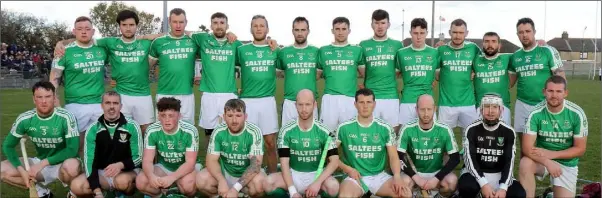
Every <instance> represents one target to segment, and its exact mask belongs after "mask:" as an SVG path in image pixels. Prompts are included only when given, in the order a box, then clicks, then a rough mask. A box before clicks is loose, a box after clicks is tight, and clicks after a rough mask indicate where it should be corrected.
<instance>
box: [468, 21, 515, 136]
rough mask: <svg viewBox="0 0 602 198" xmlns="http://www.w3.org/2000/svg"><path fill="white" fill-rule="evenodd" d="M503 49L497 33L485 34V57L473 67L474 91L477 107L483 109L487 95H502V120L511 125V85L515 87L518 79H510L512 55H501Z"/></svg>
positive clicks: (478, 58) (482, 56) (479, 58)
mask: <svg viewBox="0 0 602 198" xmlns="http://www.w3.org/2000/svg"><path fill="white" fill-rule="evenodd" d="M501 48H502V44H501V43H500V36H499V35H498V34H497V33H495V32H487V33H485V35H484V36H483V55H481V56H478V57H477V58H476V59H475V61H474V63H473V67H472V69H473V71H474V73H475V79H474V89H475V94H476V102H477V107H481V99H482V98H483V96H484V95H485V94H487V93H496V94H498V95H500V96H501V97H502V100H503V102H504V105H502V109H503V110H502V112H500V113H501V115H500V116H501V118H500V119H501V120H503V121H504V122H505V123H506V124H510V88H511V87H510V85H514V80H516V78H511V79H510V78H509V75H508V64H510V56H511V54H506V53H499V50H500V49H501ZM481 115H482V114H481Z"/></svg>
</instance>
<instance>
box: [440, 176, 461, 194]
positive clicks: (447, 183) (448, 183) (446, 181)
mask: <svg viewBox="0 0 602 198" xmlns="http://www.w3.org/2000/svg"><path fill="white" fill-rule="evenodd" d="M456 184H458V177H457V176H456V175H455V174H454V173H450V174H448V175H447V176H445V178H443V182H441V185H442V186H443V188H444V189H445V190H447V191H454V190H456Z"/></svg>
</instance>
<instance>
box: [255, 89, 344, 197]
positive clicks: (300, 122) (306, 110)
mask: <svg viewBox="0 0 602 198" xmlns="http://www.w3.org/2000/svg"><path fill="white" fill-rule="evenodd" d="M314 98H315V97H314V94H313V92H312V91H310V90H309V89H303V90H301V91H299V93H298V94H297V98H296V102H295V105H296V107H297V114H298V116H297V119H295V120H293V121H291V122H289V123H288V124H285V125H284V126H283V127H282V128H281V129H280V133H279V135H278V156H280V166H281V172H280V173H272V174H270V175H269V176H268V177H267V179H266V181H265V184H264V189H265V192H266V193H268V196H275V195H274V194H273V193H272V192H274V191H275V190H277V189H278V188H280V189H288V192H289V194H290V197H301V196H302V195H305V196H306V197H316V196H318V194H319V192H320V191H321V192H322V193H321V195H322V197H336V195H337V194H338V191H339V182H338V181H337V180H336V179H335V178H334V177H332V176H331V175H332V173H333V172H334V171H335V170H336V169H337V167H338V166H339V154H338V151H337V148H336V146H335V142H334V140H333V137H331V135H330V133H329V132H328V129H327V127H326V126H325V125H324V124H322V123H320V122H319V121H318V120H315V119H314V112H313V110H314V109H315V108H316V107H317V103H316V101H315V100H314ZM324 152H326V153H324ZM324 154H326V155H324ZM322 157H324V158H322ZM326 158H328V160H329V163H328V166H327V167H326V168H324V170H323V171H318V169H320V168H321V167H323V165H324V162H325V160H326ZM320 172H321V173H320ZM317 174H319V175H317Z"/></svg>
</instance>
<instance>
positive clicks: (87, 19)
mask: <svg viewBox="0 0 602 198" xmlns="http://www.w3.org/2000/svg"><path fill="white" fill-rule="evenodd" d="M83 21H88V22H90V24H92V19H90V18H89V17H87V16H80V17H77V18H76V19H75V23H73V25H75V24H76V23H79V22H83Z"/></svg>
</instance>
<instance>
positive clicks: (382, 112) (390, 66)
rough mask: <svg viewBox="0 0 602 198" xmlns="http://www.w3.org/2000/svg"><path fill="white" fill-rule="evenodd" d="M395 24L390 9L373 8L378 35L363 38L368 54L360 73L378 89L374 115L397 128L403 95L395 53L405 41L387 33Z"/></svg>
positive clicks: (371, 85) (373, 22)
mask: <svg viewBox="0 0 602 198" xmlns="http://www.w3.org/2000/svg"><path fill="white" fill-rule="evenodd" d="M389 27H391V23H389V13H388V12H387V11H384V10H381V9H378V10H375V11H374V12H372V30H374V35H373V36H372V38H370V39H368V40H364V41H362V42H360V46H361V47H362V49H363V53H364V55H365V57H366V60H365V62H366V65H365V66H362V67H360V70H359V71H360V75H361V76H364V77H365V80H364V87H366V88H368V89H371V90H373V91H374V95H375V97H376V103H377V105H376V107H375V108H374V116H375V117H377V118H381V119H383V120H385V121H387V123H389V125H391V126H392V127H393V128H394V129H395V131H397V129H398V126H397V125H398V123H399V95H398V94H397V79H395V76H396V74H395V73H396V71H398V70H397V69H396V68H395V54H396V53H397V50H399V49H401V48H402V47H403V43H401V42H400V41H398V40H394V39H391V38H389V37H388V36H387V30H388V29H389Z"/></svg>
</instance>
